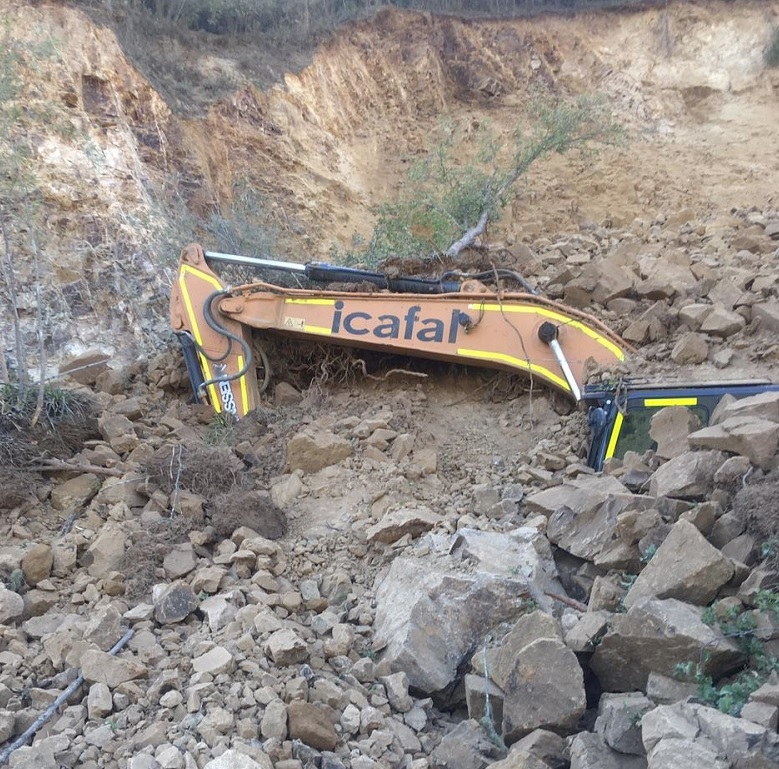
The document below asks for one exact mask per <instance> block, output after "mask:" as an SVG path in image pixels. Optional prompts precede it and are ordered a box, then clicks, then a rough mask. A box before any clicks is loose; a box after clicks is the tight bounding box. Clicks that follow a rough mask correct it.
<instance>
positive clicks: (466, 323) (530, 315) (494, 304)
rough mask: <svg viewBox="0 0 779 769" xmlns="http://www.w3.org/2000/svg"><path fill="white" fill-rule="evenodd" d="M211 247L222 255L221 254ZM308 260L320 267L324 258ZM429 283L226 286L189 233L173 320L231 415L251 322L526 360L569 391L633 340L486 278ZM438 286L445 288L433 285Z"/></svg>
mask: <svg viewBox="0 0 779 769" xmlns="http://www.w3.org/2000/svg"><path fill="white" fill-rule="evenodd" d="M214 256H215V257H217V259H215V261H218V257H224V256H225V255H221V254H219V255H214ZM234 259H235V260H244V259H245V260H248V261H251V260H249V258H246V257H235V258H234ZM258 261H261V260H258ZM266 264H269V263H266ZM280 264H282V265H283V264H284V263H278V262H276V263H273V265H272V266H274V267H278V266H279V265H280ZM288 267H289V269H290V271H293V270H294V271H304V270H305V269H306V265H294V264H293V265H288ZM315 269H316V270H318V271H319V273H321V274H323V275H324V276H325V277H327V275H328V272H327V268H326V267H323V266H321V265H316V266H315ZM330 269H332V270H334V271H335V273H336V274H337V275H339V276H340V275H342V274H343V273H344V271H347V272H350V274H354V278H355V281H356V280H358V279H359V278H360V276H362V275H367V276H373V277H372V280H373V282H374V284H376V285H379V286H380V287H382V285H381V284H380V283H378V280H377V278H376V276H379V278H383V276H380V274H379V273H367V272H361V271H359V270H352V271H349V268H330ZM435 284H436V281H430V280H427V279H409V282H403V285H404V286H405V287H408V288H411V289H412V290H414V291H419V293H386V292H381V293H379V292H375V293H351V292H341V291H328V290H321V291H320V290H306V289H292V288H282V287H280V286H277V285H275V284H272V283H265V282H255V283H249V284H245V285H241V286H237V287H228V286H225V285H224V283H223V282H222V280H221V279H220V278H219V277H218V276H217V274H216V273H215V272H214V271H213V270H212V269H211V267H210V266H209V254H207V253H206V252H205V251H203V249H202V248H201V247H200V246H198V245H196V244H192V245H190V246H188V247H187V248H185V249H184V251H183V252H182V255H181V259H180V262H179V269H178V273H177V276H176V282H175V284H174V286H173V289H172V293H171V303H170V315H171V324H172V326H173V329H174V331H175V332H176V333H177V334H178V335H179V337H180V339H181V341H182V345H183V347H184V352H185V359H186V361H187V368H188V371H189V374H190V378H191V379H192V381H193V386H194V389H195V391H196V393H197V394H198V396H199V397H200V399H201V400H204V401H207V402H209V403H210V404H211V405H212V406H213V408H214V409H215V410H216V411H218V412H222V411H226V412H229V413H231V414H233V415H234V416H236V417H238V418H240V417H242V416H244V415H245V414H247V413H248V412H249V411H251V410H252V409H254V408H255V407H256V406H257V405H259V397H260V387H259V386H258V380H257V375H256V370H255V363H254V360H253V356H254V353H253V344H254V341H255V335H256V334H259V336H260V337H261V336H262V335H263V334H266V333H270V334H276V335H287V336H290V337H294V338H300V339H311V340H317V341H320V342H325V343H334V344H341V345H349V346H355V347H360V348H367V349H373V350H378V351H385V352H388V353H396V354H402V355H415V356H421V357H425V358H433V359H440V360H447V361H453V362H455V363H462V364H470V365H478V366H487V367H492V368H502V369H510V370H516V371H521V372H524V373H526V374H528V375H529V376H530V377H532V378H533V379H535V380H537V381H540V382H543V383H545V384H547V385H549V386H551V387H553V388H556V389H557V390H559V391H561V392H563V393H565V394H566V395H568V396H569V397H570V398H572V399H573V400H574V401H579V400H580V399H581V397H582V388H583V386H584V384H585V383H586V380H587V378H588V374H589V373H591V371H592V370H593V369H596V368H607V369H608V368H612V367H614V366H615V364H618V363H619V362H620V361H622V360H623V359H624V357H625V354H626V351H628V350H629V347H628V346H627V345H626V344H625V342H623V341H622V340H621V339H620V338H619V337H618V336H617V335H616V334H614V333H613V332H611V331H610V330H609V329H608V328H607V327H606V326H604V325H603V324H601V323H599V322H598V321H596V320H595V319H594V318H592V317H590V316H589V315H587V314H585V313H582V312H578V311H576V310H573V309H571V308H568V307H565V306H564V305H561V304H558V303H555V302H552V301H549V300H546V299H543V298H541V297H538V296H535V295H532V294H529V293H506V292H501V291H494V292H486V293H485V292H484V287H483V286H481V284H479V287H478V288H476V289H475V290H474V291H465V290H459V291H452V290H451V289H452V288H459V284H452V283H443V284H440V283H439V284H438V285H437V286H436V285H435ZM466 285H467V284H463V287H465V286H466ZM389 288H392V286H389ZM435 290H440V291H444V292H445V293H437V294H436V293H431V292H433V291H435ZM266 365H267V362H266Z"/></svg>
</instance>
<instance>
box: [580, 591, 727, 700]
mask: <svg viewBox="0 0 779 769" xmlns="http://www.w3.org/2000/svg"><path fill="white" fill-rule="evenodd" d="M702 648H705V649H706V650H707V652H709V655H707V658H706V659H705V660H703V663H702V666H703V669H704V671H705V672H707V673H710V674H712V675H714V676H715V677H716V676H718V675H722V674H724V673H726V672H729V671H731V670H733V669H734V668H736V667H737V666H738V665H739V664H740V662H741V661H742V658H741V654H740V652H739V649H738V647H737V646H736V644H735V643H734V642H733V641H731V640H729V639H725V638H723V637H722V636H721V635H719V634H718V633H717V632H715V631H714V630H713V629H712V628H710V627H709V626H708V625H706V624H704V623H703V622H702V621H701V609H699V608H698V607H695V606H691V605H690V604H686V603H682V602H681V601H678V600H676V599H673V598H669V599H666V600H660V599H657V598H642V599H640V600H639V601H637V602H636V603H635V604H633V606H631V607H630V609H629V610H628V612H627V613H626V614H617V615H614V616H613V619H612V624H611V629H610V630H609V632H608V633H607V634H606V635H605V636H604V638H603V640H602V641H601V643H600V645H599V646H598V647H597V648H596V649H595V652H594V654H593V656H592V660H591V662H590V664H591V667H592V669H593V671H594V672H595V674H596V675H597V676H598V678H599V679H600V682H601V685H602V686H603V688H604V689H605V691H608V692H626V691H628V692H629V691H639V690H641V691H645V690H646V683H647V677H648V676H649V674H650V673H652V672H655V673H662V674H663V675H667V676H672V675H673V674H674V672H675V667H676V663H677V662H680V661H685V660H697V659H699V658H700V650H701V649H702Z"/></svg>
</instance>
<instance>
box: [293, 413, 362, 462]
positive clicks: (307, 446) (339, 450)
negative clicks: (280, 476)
mask: <svg viewBox="0 0 779 769" xmlns="http://www.w3.org/2000/svg"><path fill="white" fill-rule="evenodd" d="M352 453H353V449H352V444H351V443H350V442H349V441H348V440H346V439H345V438H340V437H339V436H337V435H335V434H334V433H332V432H330V431H329V430H325V429H322V428H321V427H318V426H315V425H309V426H307V427H306V428H305V429H304V430H302V431H301V432H299V433H297V435H294V436H293V437H292V438H291V439H290V440H289V442H288V443H287V470H288V472H294V471H295V470H303V472H306V473H316V472H319V471H320V470H322V469H323V468H325V467H329V466H330V465H335V464H338V463H339V462H340V461H341V460H343V459H346V458H347V457H350V456H351V455H352Z"/></svg>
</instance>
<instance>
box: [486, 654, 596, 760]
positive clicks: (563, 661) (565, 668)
mask: <svg viewBox="0 0 779 769" xmlns="http://www.w3.org/2000/svg"><path fill="white" fill-rule="evenodd" d="M502 667H503V668H504V669H505V667H506V666H505V665H504V666H502ZM497 683H498V684H499V686H500V687H501V689H502V690H503V692H504V698H503V726H502V732H503V739H504V741H505V742H506V744H509V745H510V744H511V743H513V742H516V741H517V740H518V739H519V738H520V737H523V736H525V735H526V734H528V733H529V732H531V731H533V730H534V729H539V728H550V729H555V730H558V731H563V732H565V731H571V730H573V728H574V727H575V726H576V724H577V723H578V721H579V719H580V718H581V716H582V714H583V713H584V710H585V707H586V697H585V693H584V675H583V673H582V669H581V667H580V665H579V662H578V660H577V659H576V655H575V654H574V653H573V652H572V651H571V650H570V649H569V648H568V647H566V646H565V644H564V643H563V642H562V641H560V640H557V639H553V638H548V639H539V640H537V641H533V642H532V643H530V644H528V645H527V646H525V647H524V648H523V649H521V650H520V651H519V653H518V654H517V656H516V658H515V659H514V660H513V664H512V665H511V672H510V673H509V674H508V675H504V676H502V678H501V681H500V682H497Z"/></svg>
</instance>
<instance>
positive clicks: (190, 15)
mask: <svg viewBox="0 0 779 769" xmlns="http://www.w3.org/2000/svg"><path fill="white" fill-rule="evenodd" d="M640 4H641V0H395V2H389V3H388V2H383V1H382V0H189V2H185V1H184V0H143V3H142V8H143V9H144V10H145V11H146V12H147V13H149V14H151V15H153V16H154V17H155V18H157V19H163V20H166V21H169V22H174V23H176V24H180V25H183V26H186V27H188V28H190V29H201V30H206V31H208V32H212V33H215V34H243V33H258V32H261V33H265V34H275V35H279V36H283V37H289V36H290V35H291V36H296V35H303V36H306V35H308V34H311V33H312V32H316V31H317V30H323V29H328V28H332V27H334V26H335V25H337V24H340V23H342V22H344V21H350V20H352V19H358V18H362V17H364V16H367V15H369V14H371V13H375V12H376V11H377V10H379V9H381V8H384V7H387V6H394V7H396V8H402V9H407V10H417V11H428V12H432V13H442V14H458V15H462V16H480V17H490V18H496V17H497V18H506V17H512V16H525V15H528V14H534V13H545V12H564V13H570V12H571V11H576V10H590V9H595V8H611V7H622V8H624V7H625V6H630V5H640Z"/></svg>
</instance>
